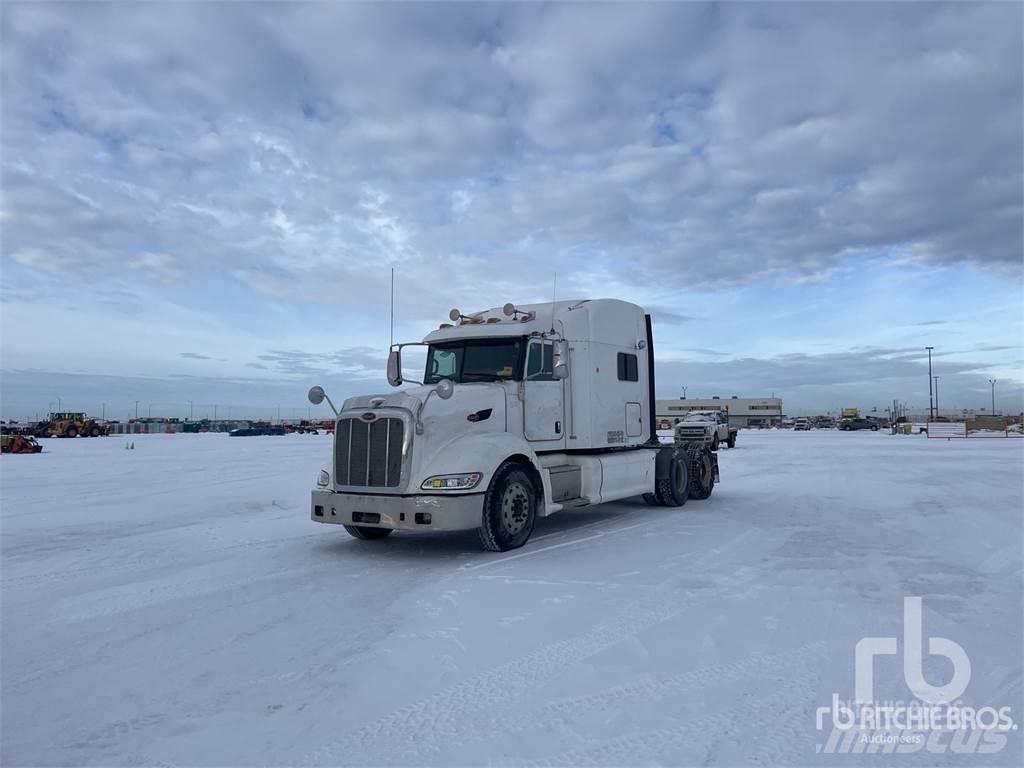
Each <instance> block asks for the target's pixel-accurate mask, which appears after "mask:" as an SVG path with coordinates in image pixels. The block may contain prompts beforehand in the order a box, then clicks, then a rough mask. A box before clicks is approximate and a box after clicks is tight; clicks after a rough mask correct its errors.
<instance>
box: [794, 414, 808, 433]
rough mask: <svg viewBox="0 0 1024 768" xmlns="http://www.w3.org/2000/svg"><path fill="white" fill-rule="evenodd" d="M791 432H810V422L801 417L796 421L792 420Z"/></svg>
mask: <svg viewBox="0 0 1024 768" xmlns="http://www.w3.org/2000/svg"><path fill="white" fill-rule="evenodd" d="M793 430H794V431H797V432H803V431H806V432H810V431H811V420H810V419H805V418H804V417H803V416H801V417H800V418H797V419H793Z"/></svg>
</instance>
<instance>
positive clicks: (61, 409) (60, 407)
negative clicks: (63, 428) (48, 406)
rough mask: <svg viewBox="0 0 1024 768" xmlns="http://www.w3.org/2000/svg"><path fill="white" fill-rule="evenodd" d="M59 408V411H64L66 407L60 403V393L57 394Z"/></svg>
mask: <svg viewBox="0 0 1024 768" xmlns="http://www.w3.org/2000/svg"><path fill="white" fill-rule="evenodd" d="M57 410H58V411H63V410H64V408H63V407H62V406H61V404H60V395H57Z"/></svg>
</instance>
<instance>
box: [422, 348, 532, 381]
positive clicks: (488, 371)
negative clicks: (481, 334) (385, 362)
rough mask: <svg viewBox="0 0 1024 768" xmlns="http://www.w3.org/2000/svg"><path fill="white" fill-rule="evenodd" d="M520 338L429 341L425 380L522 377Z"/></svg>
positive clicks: (482, 379)
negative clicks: (435, 342)
mask: <svg viewBox="0 0 1024 768" xmlns="http://www.w3.org/2000/svg"><path fill="white" fill-rule="evenodd" d="M524 346H525V343H524V340H523V339H522V338H513V339H509V338H506V339H465V340H460V341H451V342H446V343H444V344H431V345H430V349H429V350H428V352H427V371H426V375H425V376H424V379H423V383H424V384H436V383H437V382H439V381H440V380H441V379H451V380H452V381H454V382H458V383H464V382H472V381H500V380H505V379H514V380H519V379H520V378H522V375H521V374H522V367H523V364H522V354H523V348H524Z"/></svg>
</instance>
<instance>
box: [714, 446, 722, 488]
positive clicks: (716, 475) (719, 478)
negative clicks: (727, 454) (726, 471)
mask: <svg viewBox="0 0 1024 768" xmlns="http://www.w3.org/2000/svg"><path fill="white" fill-rule="evenodd" d="M711 463H712V464H713V465H714V470H713V471H714V478H715V482H716V483H720V482H722V478H721V477H720V476H719V474H718V452H717V451H711Z"/></svg>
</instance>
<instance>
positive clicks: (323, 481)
mask: <svg viewBox="0 0 1024 768" xmlns="http://www.w3.org/2000/svg"><path fill="white" fill-rule="evenodd" d="M316 484H317V485H319V486H320V487H321V488H326V487H327V486H328V485H330V484H331V474H330V473H329V472H328V471H327V470H326V469H321V470H320V476H319V477H318V478H317V479H316Z"/></svg>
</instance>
